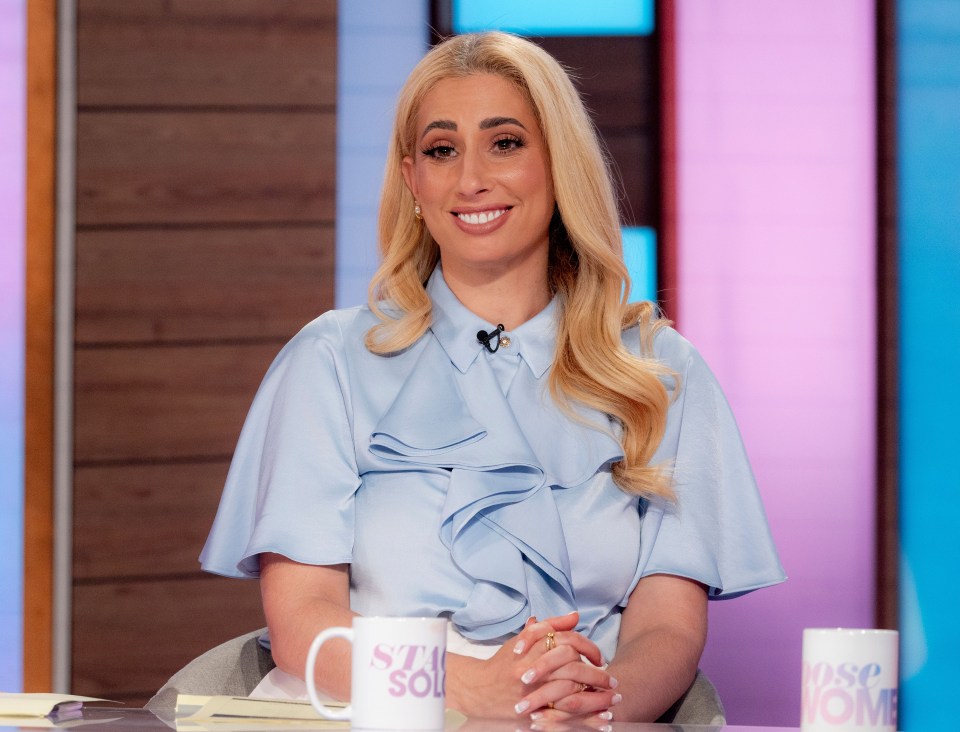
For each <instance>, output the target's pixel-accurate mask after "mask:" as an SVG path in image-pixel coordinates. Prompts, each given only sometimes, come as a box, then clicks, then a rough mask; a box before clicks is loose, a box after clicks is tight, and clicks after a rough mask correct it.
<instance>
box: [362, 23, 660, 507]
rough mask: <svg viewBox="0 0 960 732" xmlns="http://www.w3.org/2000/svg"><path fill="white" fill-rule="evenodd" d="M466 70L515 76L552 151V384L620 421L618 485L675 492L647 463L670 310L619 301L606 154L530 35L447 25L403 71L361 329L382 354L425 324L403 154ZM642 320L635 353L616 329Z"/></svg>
mask: <svg viewBox="0 0 960 732" xmlns="http://www.w3.org/2000/svg"><path fill="white" fill-rule="evenodd" d="M472 74H495V75H497V76H501V77H503V78H505V79H507V80H508V81H510V82H512V83H513V84H514V85H515V86H516V87H517V89H518V90H519V91H520V92H521V93H522V94H523V95H524V96H525V97H526V99H527V100H528V101H529V103H530V106H531V107H532V108H533V111H534V114H535V115H536V118H537V121H538V123H539V124H540V129H541V130H542V133H543V137H544V142H545V144H546V149H547V151H548V155H549V158H550V170H551V174H552V176H553V185H554V192H555V197H556V204H557V207H556V211H555V212H554V216H553V220H552V221H551V224H550V253H549V263H548V282H549V286H550V289H551V292H552V293H553V294H554V296H555V298H556V300H557V306H558V308H557V312H558V329H557V345H556V352H555V354H554V358H553V368H552V369H551V371H550V378H549V383H550V392H551V394H552V396H553V398H554V399H555V401H556V402H557V404H558V405H560V406H561V408H563V409H564V410H565V411H567V412H568V413H569V414H570V415H572V416H573V417H575V418H578V417H577V415H576V413H575V412H574V410H573V409H572V407H571V402H577V403H579V404H582V405H586V406H587V407H592V408H594V409H597V410H599V411H601V412H603V413H606V414H608V415H611V416H612V417H614V418H615V419H617V420H618V421H619V423H620V425H621V426H622V431H621V443H622V446H623V451H624V458H623V460H621V461H619V462H617V463H616V464H614V465H613V467H612V472H613V478H614V480H615V481H616V483H617V485H618V486H620V488H621V489H622V490H625V491H627V492H629V493H634V494H637V495H641V496H644V497H647V498H657V497H659V498H666V499H671V498H672V497H673V491H672V489H671V485H670V482H671V481H670V475H669V472H668V470H667V469H666V468H665V467H664V466H654V465H650V461H651V458H652V457H653V454H654V452H655V450H656V448H657V446H658V444H659V443H660V440H661V439H662V437H663V432H664V428H665V425H666V414H667V408H668V406H669V401H670V398H669V394H668V391H667V389H666V387H665V385H664V379H668V378H672V379H673V380H674V381H675V379H676V374H674V373H673V372H671V371H670V370H669V369H667V368H666V367H664V366H663V365H662V364H660V363H658V362H657V361H655V360H653V359H652V357H651V356H652V341H653V335H654V334H655V332H656V331H657V329H659V328H660V327H662V325H663V324H664V323H665V321H663V320H662V319H660V318H659V316H658V314H657V311H656V308H655V306H654V305H652V304H651V303H649V302H645V303H635V304H628V303H627V302H626V297H627V293H629V291H630V289H629V288H630V278H629V275H628V274H627V269H626V266H625V264H624V262H623V250H622V242H621V232H620V221H619V216H618V212H617V203H616V198H615V196H614V186H613V183H612V180H611V175H610V167H609V163H608V161H607V157H606V155H605V154H604V150H603V147H602V146H601V144H600V141H599V138H598V136H597V133H596V129H595V128H594V125H593V123H592V121H591V119H590V117H589V115H588V113H587V111H586V109H585V108H584V105H583V102H582V100H581V99H580V95H579V94H578V93H577V90H576V89H575V88H574V86H573V83H572V82H571V80H570V77H569V76H568V74H567V73H566V72H565V71H564V69H563V68H562V67H561V66H560V64H559V63H557V61H556V60H555V59H554V58H553V57H552V56H550V54H548V53H547V52H546V51H544V50H543V49H541V48H540V47H539V46H537V45H535V44H534V43H531V42H530V41H526V40H524V39H522V38H519V37H517V36H513V35H510V34H508V33H500V32H489V33H476V34H467V35H461V36H454V37H452V38H450V39H448V40H446V41H444V42H443V43H440V44H439V45H437V46H436V47H435V48H433V50H431V51H430V52H429V53H428V54H427V55H426V56H425V57H424V58H423V59H422V60H421V61H420V63H419V64H418V65H417V67H416V68H415V69H414V70H413V72H412V73H411V74H410V77H409V78H408V79H407V82H406V84H405V85H404V87H403V89H402V90H401V92H400V96H399V98H398V101H397V111H396V119H395V122H394V127H393V134H392V136H391V139H390V143H389V150H388V154H387V167H386V174H385V179H384V185H383V193H382V195H381V199H380V218H379V238H380V254H381V258H382V262H381V265H380V268H379V269H378V270H377V273H376V274H375V275H374V277H373V280H372V282H371V284H370V293H369V301H370V307H371V309H372V310H373V312H374V313H375V314H376V315H377V317H378V318H379V319H380V321H381V322H380V323H378V324H377V325H375V326H374V327H373V328H371V329H370V331H369V332H368V333H367V336H366V346H367V348H368V349H370V351H372V352H373V353H377V354H382V355H387V354H390V353H396V352H398V351H401V350H403V349H405V348H407V347H409V346H410V345H412V344H413V343H414V342H416V341H417V340H418V339H419V338H420V337H421V336H422V335H423V334H424V333H425V332H426V330H427V328H428V327H429V326H430V322H431V303H430V298H429V297H428V296H427V293H426V290H425V289H424V285H425V283H426V282H427V279H428V278H429V277H430V274H431V272H433V269H434V267H435V266H436V264H437V262H438V261H439V259H440V250H439V248H438V247H437V244H436V242H435V241H434V239H433V237H432V236H431V235H430V232H429V231H428V230H427V228H426V227H425V226H424V225H423V222H422V220H418V219H417V218H416V217H415V216H414V212H413V207H414V200H413V195H412V194H411V192H410V190H409V189H408V188H407V186H406V184H405V182H404V180H403V177H402V173H401V162H402V161H403V159H404V157H405V156H412V155H414V152H415V151H414V145H415V140H416V122H417V114H418V112H419V109H420V104H421V102H422V100H423V98H424V96H425V95H426V94H427V93H428V92H429V90H430V89H431V88H432V87H433V86H434V85H435V84H436V83H437V82H438V81H440V80H442V79H449V78H452V77H454V78H455V77H464V76H470V75H472ZM383 301H389V306H386V307H384V306H383ZM637 324H639V327H640V336H641V348H642V354H643V356H642V357H641V358H637V357H636V356H634V355H632V354H631V353H629V352H628V350H627V349H626V348H625V347H624V345H623V341H622V337H621V331H622V330H623V329H625V328H628V327H631V326H633V325H637ZM578 419H579V418H578ZM593 426H595V427H598V428H600V427H599V426H598V425H593Z"/></svg>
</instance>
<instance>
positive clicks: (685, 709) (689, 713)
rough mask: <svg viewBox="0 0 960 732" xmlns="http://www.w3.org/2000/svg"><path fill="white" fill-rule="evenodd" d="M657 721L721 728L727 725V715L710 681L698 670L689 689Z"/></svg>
mask: <svg viewBox="0 0 960 732" xmlns="http://www.w3.org/2000/svg"><path fill="white" fill-rule="evenodd" d="M657 721H658V722H670V723H672V724H704V725H715V726H718V727H722V726H723V725H725V724H726V723H727V713H726V712H725V711H724V709H723V702H722V701H720V695H719V694H718V693H717V690H716V688H715V687H714V686H713V684H712V683H711V681H710V679H708V678H707V676H706V674H704V673H703V671H700V670H698V671H697V675H696V677H694V679H693V683H692V684H691V685H690V688H689V689H687V691H686V692H685V693H684V695H683V696H681V697H680V698H679V699H677V701H676V703H675V704H674V705H673V706H672V707H670V708H669V709H668V710H667V711H666V712H664V713H663V716H662V717H660V719H658V720H657Z"/></svg>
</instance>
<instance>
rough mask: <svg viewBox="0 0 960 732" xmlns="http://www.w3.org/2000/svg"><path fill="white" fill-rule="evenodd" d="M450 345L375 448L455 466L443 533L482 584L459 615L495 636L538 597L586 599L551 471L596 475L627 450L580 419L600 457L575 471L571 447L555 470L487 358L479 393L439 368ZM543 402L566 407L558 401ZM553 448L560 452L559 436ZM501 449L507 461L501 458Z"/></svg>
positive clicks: (417, 380) (415, 379)
mask: <svg viewBox="0 0 960 732" xmlns="http://www.w3.org/2000/svg"><path fill="white" fill-rule="evenodd" d="M440 348H441V347H440V346H439V344H438V343H436V342H435V341H433V340H432V339H431V340H430V341H429V342H428V343H427V344H426V345H425V348H424V351H423V352H422V353H421V354H420V356H419V359H418V362H417V363H416V364H415V365H414V367H413V368H412V370H411V371H410V374H409V376H408V377H407V380H406V381H405V383H404V385H403V386H402V388H401V389H400V391H399V393H398V395H397V397H396V399H395V400H394V402H393V404H392V405H391V406H390V408H389V409H388V410H387V412H386V413H385V414H384V415H383V417H382V418H381V419H380V421H379V422H378V424H377V426H376V428H375V430H374V431H373V433H372V435H371V442H370V450H371V452H372V453H373V454H374V455H376V456H377V457H379V458H381V459H382V460H387V461H390V462H396V463H406V464H407V467H408V469H409V470H417V469H418V467H429V468H433V469H446V470H449V471H450V481H449V487H448V490H447V495H446V498H445V502H444V505H443V509H442V513H441V519H440V526H439V532H440V539H441V541H442V542H443V543H444V545H445V546H446V547H447V548H448V549H449V550H450V553H451V556H452V557H453V561H454V562H455V564H456V565H457V567H458V568H459V569H460V570H461V571H462V572H464V573H465V574H466V575H467V576H469V577H471V578H472V579H473V581H474V583H475V585H474V588H473V590H472V591H471V593H470V595H469V597H468V598H467V600H466V602H465V603H464V606H463V607H462V608H458V609H456V610H455V611H454V612H453V614H452V616H451V620H452V621H453V623H454V624H455V625H456V626H457V629H458V630H459V632H461V633H462V634H463V635H465V636H466V637H468V638H471V639H474V640H491V639H495V638H499V637H501V636H503V635H505V634H507V633H512V632H515V631H517V630H519V629H520V628H521V627H522V626H523V623H524V622H525V621H526V619H527V618H528V617H529V616H530V614H531V610H530V606H531V601H534V602H533V604H534V605H535V606H536V607H537V608H543V607H545V606H547V607H550V608H551V609H552V610H553V611H554V612H555V613H557V614H563V613H566V612H569V611H570V610H573V609H574V608H576V607H577V604H576V598H575V596H574V589H573V582H572V578H571V569H570V559H569V557H568V556H567V548H566V541H565V538H564V531H563V525H562V522H561V520H560V514H559V511H558V508H557V505H556V502H555V500H554V495H553V488H554V486H553V485H551V483H550V480H549V479H548V476H555V475H558V474H570V473H571V472H573V473H575V474H578V475H593V474H595V473H596V472H597V471H598V470H599V469H601V468H602V466H603V465H604V464H606V463H608V462H610V461H612V460H617V459H619V458H620V457H621V456H622V452H621V451H620V448H619V444H618V443H617V442H616V441H615V440H614V439H613V438H612V437H611V436H609V435H605V434H603V433H602V432H600V431H598V430H593V429H590V428H589V427H586V426H580V427H578V429H577V430H576V434H575V435H571V436H570V439H571V441H572V444H573V443H574V442H575V443H576V444H578V445H579V446H580V447H581V448H582V449H580V450H578V452H579V454H582V455H583V456H584V458H583V460H584V461H587V460H590V461H592V465H590V466H587V465H582V466H578V468H577V469H576V470H573V471H571V467H572V466H571V465H570V461H571V457H570V455H564V456H563V458H562V462H563V465H562V467H561V466H556V467H557V468H558V470H550V469H549V468H548V467H545V466H544V465H543V462H542V460H541V457H539V456H538V454H537V452H536V451H535V448H534V446H532V445H531V444H530V440H528V438H527V437H526V435H525V434H524V430H523V428H522V427H521V424H519V423H518V419H517V417H516V416H515V414H514V411H513V409H512V408H511V406H510V404H509V402H508V401H507V399H506V398H505V397H504V395H503V393H502V391H501V389H500V387H499V386H498V384H497V381H496V377H495V375H494V373H493V371H492V369H491V367H490V366H489V364H488V363H487V362H486V360H485V359H484V358H479V359H477V361H476V362H475V363H473V364H472V366H471V369H470V371H471V377H470V381H469V383H470V393H469V394H467V393H463V390H461V388H460V384H459V379H460V377H458V372H456V371H455V370H454V369H437V368H436V367H435V366H436V364H437V363H438V360H437V359H438V357H441V356H440V354H438V353H436V352H435V351H436V350H438V349H440ZM431 351H434V352H432V353H431ZM524 406H525V408H526V407H527V406H529V405H524ZM539 408H541V409H550V410H554V411H555V410H556V408H555V407H553V406H552V404H550V405H547V404H541V405H540V407H539ZM411 415H416V419H411V418H410V416H411ZM558 418H559V415H558ZM541 419H542V417H541ZM571 446H572V445H571ZM552 447H553V450H552V451H551V452H553V451H556V449H557V445H556V444H554V445H553V446H552ZM541 452H543V448H541ZM546 454H549V453H546ZM494 456H495V457H496V458H497V462H492V461H491V460H492V458H493V457H494ZM548 459H549V458H548ZM394 469H401V470H402V469H403V468H402V467H400V466H399V465H396V466H395V467H394ZM557 487H560V488H572V487H574V486H557Z"/></svg>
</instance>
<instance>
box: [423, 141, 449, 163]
mask: <svg viewBox="0 0 960 732" xmlns="http://www.w3.org/2000/svg"><path fill="white" fill-rule="evenodd" d="M420 152H421V153H423V154H424V155H426V156H427V157H428V158H434V159H435V160H440V159H446V158H452V157H454V156H455V155H456V154H457V151H456V149H455V148H454V147H453V145H451V144H450V143H448V142H445V141H439V142H434V143H431V144H430V145H428V146H427V147H426V148H425V149H423V150H421V151H420Z"/></svg>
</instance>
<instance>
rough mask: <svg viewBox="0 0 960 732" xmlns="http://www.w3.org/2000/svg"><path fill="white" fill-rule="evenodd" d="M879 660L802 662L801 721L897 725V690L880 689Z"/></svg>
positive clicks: (894, 688) (835, 723)
mask: <svg viewBox="0 0 960 732" xmlns="http://www.w3.org/2000/svg"><path fill="white" fill-rule="evenodd" d="M884 676H885V674H884V669H883V667H882V666H881V665H880V664H879V663H865V664H862V665H861V664H857V663H854V662H852V661H846V662H841V663H836V664H832V663H828V662H826V661H819V662H817V663H813V664H811V663H808V662H807V661H804V662H803V696H802V705H803V710H802V717H803V722H804V724H827V725H831V726H833V725H835V726H838V727H845V726H850V725H857V726H867V727H891V728H896V726H897V689H896V687H893V688H883V685H882V682H881V680H882V679H883V677H884Z"/></svg>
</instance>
